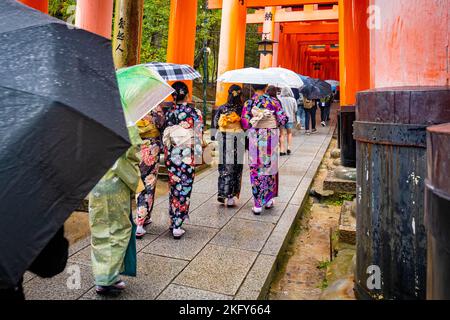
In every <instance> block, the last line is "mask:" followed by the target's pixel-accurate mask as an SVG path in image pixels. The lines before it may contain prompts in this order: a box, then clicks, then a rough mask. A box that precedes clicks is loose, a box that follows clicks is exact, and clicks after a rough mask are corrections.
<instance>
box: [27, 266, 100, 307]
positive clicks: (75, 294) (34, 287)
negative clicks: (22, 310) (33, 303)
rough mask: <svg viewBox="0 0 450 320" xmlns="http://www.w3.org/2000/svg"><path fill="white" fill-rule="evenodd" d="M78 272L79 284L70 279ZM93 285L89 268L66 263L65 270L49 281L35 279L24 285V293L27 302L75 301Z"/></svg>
mask: <svg viewBox="0 0 450 320" xmlns="http://www.w3.org/2000/svg"><path fill="white" fill-rule="evenodd" d="M78 271H79V275H80V276H81V278H80V281H79V283H77V282H75V281H76V280H75V278H74V280H72V278H71V276H72V275H74V272H76V273H78ZM68 284H69V285H68ZM93 285H94V277H93V275H92V269H91V267H90V266H86V265H82V264H75V263H71V262H68V263H67V266H66V269H65V270H64V271H63V272H62V273H60V274H59V275H57V276H55V277H53V278H51V279H43V278H39V277H35V278H34V279H33V280H31V281H28V282H27V283H25V284H24V293H25V297H26V298H27V299H28V300H76V299H78V298H79V297H80V296H81V295H83V294H84V293H85V292H86V291H88V290H89V289H90V288H92V287H93Z"/></svg>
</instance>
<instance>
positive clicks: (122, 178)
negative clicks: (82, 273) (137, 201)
mask: <svg viewBox="0 0 450 320" xmlns="http://www.w3.org/2000/svg"><path fill="white" fill-rule="evenodd" d="M128 130H129V135H130V140H131V142H132V146H131V147H130V148H129V149H128V151H127V152H126V153H125V154H124V155H122V156H121V157H120V158H119V159H118V160H117V161H116V163H115V164H114V165H113V167H112V168H111V169H110V170H109V171H108V172H107V173H106V174H105V175H104V176H103V178H102V179H101V180H100V182H99V183H98V184H97V185H96V186H95V188H94V189H93V190H92V191H91V193H90V194H89V224H90V227H91V248H92V252H91V258H92V269H93V272H94V278H95V284H96V292H97V293H98V294H118V293H120V292H121V291H122V290H123V289H125V283H124V282H123V281H122V280H120V279H119V275H120V274H126V275H135V272H136V270H135V266H134V267H133V270H130V269H128V270H127V269H126V268H125V267H126V264H125V255H126V254H127V255H130V257H132V258H131V259H134V261H135V260H136V240H135V238H134V235H133V234H132V228H133V223H132V216H131V195H132V194H134V193H135V192H137V191H140V190H138V187H139V186H140V183H139V182H140V172H139V162H140V158H139V148H140V144H141V143H142V140H141V138H140V137H139V132H138V129H137V128H136V127H135V126H132V127H129V128H128Z"/></svg>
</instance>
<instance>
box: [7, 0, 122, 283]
mask: <svg viewBox="0 0 450 320" xmlns="http://www.w3.org/2000/svg"><path fill="white" fill-rule="evenodd" d="M0 37H1V41H0V201H1V209H0V234H1V237H2V238H1V241H0V282H2V283H6V284H9V285H15V284H17V282H18V281H19V279H20V278H21V277H22V275H23V274H24V272H25V271H26V269H27V268H28V267H29V266H30V264H31V263H32V262H33V260H34V259H35V258H36V256H37V255H38V254H39V253H40V251H41V250H42V249H43V248H44V247H45V245H46V244H47V243H48V242H49V240H50V239H51V238H52V237H53V236H54V235H55V234H56V232H57V231H58V230H59V229H60V227H61V225H62V224H63V223H64V221H65V220H66V219H67V218H68V216H69V215H70V214H71V212H73V211H74V210H75V209H76V208H77V207H78V206H79V204H80V203H81V201H82V199H84V198H85V196H86V195H87V194H88V193H89V191H90V190H91V189H92V188H93V187H94V186H95V184H96V183H97V182H98V181H99V180H100V179H101V177H102V176H103V175H104V174H105V172H106V171H107V170H108V169H109V168H110V167H111V166H112V165H113V164H114V162H115V161H116V159H117V158H118V157H119V156H120V155H122V154H123V153H124V152H125V151H126V150H127V149H128V147H129V146H130V143H129V136H128V131H127V128H126V123H125V117H124V113H123V109H122V104H121V101H120V94H119V90H118V86H117V80H116V73H115V69H114V64H113V59H112V49H111V44H110V41H109V40H107V39H105V38H102V37H100V36H97V35H95V34H92V33H89V32H87V31H84V30H78V29H73V28H68V27H67V25H66V24H65V23H63V22H62V21H60V20H57V19H53V18H51V17H49V16H47V15H45V14H43V13H41V12H38V11H36V10H33V9H30V8H28V7H26V6H24V5H22V4H19V3H18V2H16V1H14V0H2V1H1V2H0Z"/></svg>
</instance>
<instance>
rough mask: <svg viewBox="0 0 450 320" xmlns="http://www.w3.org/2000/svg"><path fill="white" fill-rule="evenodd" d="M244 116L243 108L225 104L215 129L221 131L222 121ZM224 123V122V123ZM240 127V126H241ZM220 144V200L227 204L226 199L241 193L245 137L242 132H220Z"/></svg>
mask: <svg viewBox="0 0 450 320" xmlns="http://www.w3.org/2000/svg"><path fill="white" fill-rule="evenodd" d="M241 114H242V106H233V105H230V104H225V105H223V106H220V107H219V108H218V109H217V111H216V113H215V116H214V120H213V127H214V128H215V129H220V127H223V123H220V122H221V121H220V119H222V120H223V119H226V120H227V121H228V119H231V120H232V121H233V122H234V117H236V115H238V121H239V122H240V115H241ZM222 122H223V121H222ZM239 126H240V125H239ZM216 140H217V141H218V142H219V157H220V161H219V179H218V196H217V198H218V200H219V202H222V203H223V202H225V199H231V198H233V197H237V198H239V194H240V192H241V182H242V170H243V167H244V165H243V163H244V161H243V160H244V159H243V158H244V153H245V135H244V133H243V132H242V130H241V132H224V131H221V130H219V131H218V132H217V135H216Z"/></svg>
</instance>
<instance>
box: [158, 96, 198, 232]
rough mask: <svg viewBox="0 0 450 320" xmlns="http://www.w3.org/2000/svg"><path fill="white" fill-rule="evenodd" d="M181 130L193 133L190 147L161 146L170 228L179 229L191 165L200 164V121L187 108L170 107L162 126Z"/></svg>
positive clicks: (186, 208) (184, 212)
mask: <svg viewBox="0 0 450 320" xmlns="http://www.w3.org/2000/svg"><path fill="white" fill-rule="evenodd" d="M176 125H178V126H181V127H183V128H184V129H191V130H193V131H194V143H193V145H190V146H175V145H170V146H165V148H164V156H165V163H166V167H167V170H168V174H169V189H170V194H169V215H170V218H171V227H172V228H180V227H181V226H182V224H183V222H184V221H185V220H186V219H188V218H189V205H190V197H191V192H192V186H193V184H194V177H195V165H196V164H197V163H200V162H201V159H202V158H201V157H202V151H203V150H202V134H203V118H202V114H201V112H200V111H199V110H197V109H196V108H195V107H194V106H192V105H190V104H179V105H173V107H172V108H171V109H170V110H169V111H168V112H167V114H166V126H167V128H170V127H171V126H176Z"/></svg>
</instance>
